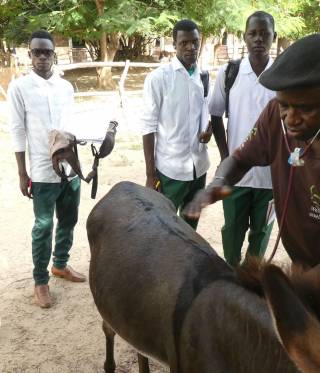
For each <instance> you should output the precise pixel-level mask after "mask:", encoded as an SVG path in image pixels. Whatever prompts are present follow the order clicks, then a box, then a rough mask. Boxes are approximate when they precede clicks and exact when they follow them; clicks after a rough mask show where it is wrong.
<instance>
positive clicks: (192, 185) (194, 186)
mask: <svg viewBox="0 0 320 373" xmlns="http://www.w3.org/2000/svg"><path fill="white" fill-rule="evenodd" d="M157 176H158V178H159V180H160V185H161V193H162V194H164V195H165V196H166V197H167V198H169V199H170V200H171V201H172V202H173V204H174V206H175V208H176V211H179V215H180V216H181V217H182V219H183V220H184V221H185V222H187V223H188V224H189V225H190V226H191V227H192V228H194V229H197V226H198V219H188V218H187V217H185V216H183V215H181V211H183V209H184V208H185V206H186V205H187V204H188V203H189V202H191V201H192V199H193V197H194V196H195V194H196V193H197V192H198V191H199V190H200V189H203V188H204V187H205V185H206V174H204V175H202V176H200V177H199V178H197V179H194V180H190V181H180V180H174V179H170V178H169V177H167V176H165V175H163V174H162V173H161V172H160V171H158V170H157Z"/></svg>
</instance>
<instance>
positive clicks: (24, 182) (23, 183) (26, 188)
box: [19, 174, 32, 198]
mask: <svg viewBox="0 0 320 373" xmlns="http://www.w3.org/2000/svg"><path fill="white" fill-rule="evenodd" d="M19 178H20V190H21V193H22V194H23V195H24V196H26V197H29V198H32V192H31V179H30V177H29V175H28V174H23V175H20V176H19Z"/></svg>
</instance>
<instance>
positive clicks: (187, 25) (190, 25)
mask: <svg viewBox="0 0 320 373" xmlns="http://www.w3.org/2000/svg"><path fill="white" fill-rule="evenodd" d="M193 30H198V31H199V27H198V25H197V24H196V23H195V22H193V21H192V20H191V19H181V20H180V21H178V22H177V23H176V24H175V25H174V28H173V30H172V37H173V40H177V34H178V31H193Z"/></svg>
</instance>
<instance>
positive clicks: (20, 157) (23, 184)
mask: <svg viewBox="0 0 320 373" xmlns="http://www.w3.org/2000/svg"><path fill="white" fill-rule="evenodd" d="M15 155H16V160H17V165H18V174H19V181H20V190H21V193H22V194H23V195H24V196H26V197H29V198H32V194H31V188H30V187H29V185H30V177H29V175H28V173H27V170H26V156H25V152H16V153H15Z"/></svg>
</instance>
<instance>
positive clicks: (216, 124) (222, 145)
mask: <svg viewBox="0 0 320 373" xmlns="http://www.w3.org/2000/svg"><path fill="white" fill-rule="evenodd" d="M211 124H212V132H213V136H214V138H215V140H216V143H217V146H218V149H219V153H220V157H221V161H223V160H224V159H225V158H227V157H228V156H229V150H228V145H227V138H226V131H225V129H224V124H223V120H222V117H216V116H214V115H211Z"/></svg>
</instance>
